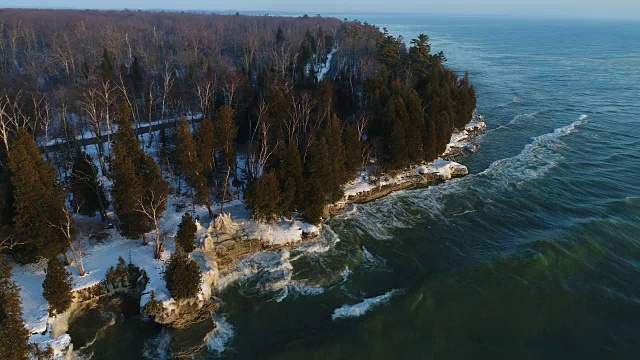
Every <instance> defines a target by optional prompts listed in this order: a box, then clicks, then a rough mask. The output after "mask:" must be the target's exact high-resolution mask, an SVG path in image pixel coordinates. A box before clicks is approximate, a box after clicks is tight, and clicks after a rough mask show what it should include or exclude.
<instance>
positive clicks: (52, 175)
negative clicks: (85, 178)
mask: <svg viewBox="0 0 640 360" xmlns="http://www.w3.org/2000/svg"><path fill="white" fill-rule="evenodd" d="M9 168H10V169H11V182H12V185H13V188H14V196H15V207H16V215H15V216H14V218H13V222H14V224H15V231H16V233H17V234H18V236H19V237H20V239H21V241H24V242H25V244H24V245H23V246H21V247H20V248H21V250H24V251H20V254H21V255H22V256H24V258H23V260H26V261H33V260H35V258H36V257H39V256H42V257H47V258H51V257H54V256H55V255H57V254H60V253H62V252H64V251H65V250H66V249H67V243H66V240H65V239H64V237H63V236H62V234H61V233H60V232H58V231H52V228H51V224H59V223H61V220H62V219H63V218H64V213H63V209H64V206H65V204H64V199H65V196H64V193H63V191H62V189H61V188H60V186H58V184H57V178H58V177H57V174H56V171H55V170H54V169H53V166H51V164H50V163H48V162H45V161H44V160H43V158H42V155H41V154H40V152H39V150H38V147H37V145H36V143H35V141H34V140H33V137H32V136H31V134H29V133H27V132H26V131H25V130H22V129H21V130H20V131H19V133H18V136H17V138H16V140H15V142H14V144H13V146H12V147H11V149H10V153H9Z"/></svg>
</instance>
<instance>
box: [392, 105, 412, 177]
mask: <svg viewBox="0 0 640 360" xmlns="http://www.w3.org/2000/svg"><path fill="white" fill-rule="evenodd" d="M391 101H392V102H393V103H394V108H395V113H396V116H395V117H394V119H393V120H394V123H393V131H392V133H391V153H392V155H393V163H394V164H395V166H399V167H404V166H406V165H408V163H409V146H408V144H407V134H408V132H409V129H408V123H409V114H407V109H406V107H405V104H404V101H403V100H402V98H401V97H400V96H398V95H396V96H394V98H393V99H392V100H391Z"/></svg>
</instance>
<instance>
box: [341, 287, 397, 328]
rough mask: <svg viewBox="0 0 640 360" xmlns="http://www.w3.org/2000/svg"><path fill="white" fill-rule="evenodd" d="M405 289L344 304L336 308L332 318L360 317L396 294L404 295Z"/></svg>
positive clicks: (385, 302)
mask: <svg viewBox="0 0 640 360" xmlns="http://www.w3.org/2000/svg"><path fill="white" fill-rule="evenodd" d="M402 294H403V291H402V290H398V289H394V290H391V291H389V292H387V293H386V294H384V295H380V296H376V297H373V298H368V299H364V300H363V301H361V302H359V303H357V304H352V305H348V304H347V305H342V306H341V307H339V308H337V309H335V310H334V311H333V314H332V315H331V318H332V319H333V320H336V319H340V318H351V317H359V316H362V315H364V314H366V313H367V312H368V311H370V310H371V309H373V308H374V307H377V306H380V305H384V304H387V303H388V302H389V300H390V299H391V298H392V297H393V296H395V295H402Z"/></svg>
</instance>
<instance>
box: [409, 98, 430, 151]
mask: <svg viewBox="0 0 640 360" xmlns="http://www.w3.org/2000/svg"><path fill="white" fill-rule="evenodd" d="M405 104H406V107H407V114H408V124H407V134H406V135H407V147H408V148H409V161H410V162H411V163H413V164H416V163H419V162H421V161H422V160H424V156H425V154H424V148H423V144H422V139H423V138H424V136H425V132H426V128H425V124H424V110H423V109H422V102H421V101H420V98H418V95H417V94H416V93H411V94H409V95H408V96H407V100H406V102H405Z"/></svg>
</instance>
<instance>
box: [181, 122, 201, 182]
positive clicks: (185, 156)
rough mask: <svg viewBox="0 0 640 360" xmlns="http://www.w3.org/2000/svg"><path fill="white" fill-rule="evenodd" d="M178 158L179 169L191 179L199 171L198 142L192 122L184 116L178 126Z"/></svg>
mask: <svg viewBox="0 0 640 360" xmlns="http://www.w3.org/2000/svg"><path fill="white" fill-rule="evenodd" d="M176 160H177V163H178V169H180V171H181V172H182V174H183V175H184V176H185V177H187V179H190V178H192V177H194V175H195V174H197V173H198V171H197V165H198V157H197V148H196V142H195V140H194V139H193V135H192V133H191V124H190V123H189V121H188V120H187V119H186V118H185V117H183V118H182V119H180V121H179V122H178V127H177V128H176Z"/></svg>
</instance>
